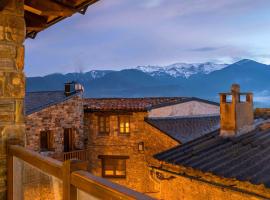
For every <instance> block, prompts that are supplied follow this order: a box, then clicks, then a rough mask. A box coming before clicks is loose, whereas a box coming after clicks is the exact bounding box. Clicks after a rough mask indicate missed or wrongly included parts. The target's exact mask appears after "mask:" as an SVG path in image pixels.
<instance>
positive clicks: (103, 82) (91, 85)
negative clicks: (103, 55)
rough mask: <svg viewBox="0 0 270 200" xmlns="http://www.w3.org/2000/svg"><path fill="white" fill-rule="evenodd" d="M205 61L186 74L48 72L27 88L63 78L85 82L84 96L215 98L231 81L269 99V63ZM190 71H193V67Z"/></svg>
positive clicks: (53, 85)
mask: <svg viewBox="0 0 270 200" xmlns="http://www.w3.org/2000/svg"><path fill="white" fill-rule="evenodd" d="M199 65H200V64H198V65H197V66H199ZM208 65H209V64H208ZM208 65H205V64H204V65H203V67H201V68H196V69H198V70H197V71H196V70H195V71H196V73H193V74H192V75H190V76H188V77H187V76H183V75H182V74H181V73H179V74H178V75H177V76H174V75H172V74H170V73H165V72H164V71H162V70H161V71H160V73H158V74H153V73H152V72H153V68H151V69H149V70H148V71H147V72H145V70H142V69H140V70H139V69H137V68H131V69H124V70H120V71H114V70H93V72H91V71H90V72H86V73H68V74H51V75H47V76H44V77H29V78H27V84H26V89H27V91H40V90H59V89H63V88H64V87H63V85H64V83H65V82H68V81H72V80H75V81H79V82H81V83H82V84H83V85H84V87H85V96H86V97H149V96H153V97H155V96H196V97H201V98H205V99H208V100H215V101H218V93H219V92H224V91H228V90H229V87H230V85H231V84H232V83H238V84H240V85H241V90H242V91H252V92H254V93H255V94H258V95H260V96H259V99H258V101H261V100H262V99H264V100H267V101H268V96H269V102H270V80H269V77H270V67H269V65H266V64H262V63H259V62H256V61H253V60H248V59H244V60H241V61H239V62H236V63H233V64H231V65H226V66H225V67H224V66H218V67H216V68H215V70H212V71H211V72H206V70H205V69H204V70H202V68H206V66H208ZM212 66H214V65H212ZM181 67H183V66H180V68H181ZM155 69H156V68H154V70H155ZM211 69H213V67H212V68H211ZM191 72H194V68H193V69H191ZM258 80H260V81H258ZM258 95H256V96H258Z"/></svg>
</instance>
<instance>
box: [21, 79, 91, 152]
mask: <svg viewBox="0 0 270 200" xmlns="http://www.w3.org/2000/svg"><path fill="white" fill-rule="evenodd" d="M25 113H26V146H27V147H28V148H30V149H32V150H35V151H40V152H44V153H45V152H47V153H48V152H51V153H52V152H54V153H55V152H56V153H61V152H70V151H74V150H78V149H83V148H84V147H85V143H86V141H87V136H85V135H84V132H83V100H82V88H81V87H80V85H78V84H76V83H74V82H72V83H68V84H66V85H65V90H63V91H43V92H28V93H26V97H25Z"/></svg>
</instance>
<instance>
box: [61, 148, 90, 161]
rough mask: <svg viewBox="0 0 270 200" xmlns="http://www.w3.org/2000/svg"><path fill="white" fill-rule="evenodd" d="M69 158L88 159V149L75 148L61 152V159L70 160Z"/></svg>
mask: <svg viewBox="0 0 270 200" xmlns="http://www.w3.org/2000/svg"><path fill="white" fill-rule="evenodd" d="M71 159H78V160H82V161H87V160H88V150H87V149H84V150H76V151H70V152H64V153H63V160H64V161H66V160H71Z"/></svg>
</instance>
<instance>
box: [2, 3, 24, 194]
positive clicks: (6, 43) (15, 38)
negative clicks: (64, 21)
mask: <svg viewBox="0 0 270 200" xmlns="http://www.w3.org/2000/svg"><path fill="white" fill-rule="evenodd" d="M6 2H7V4H6V5H5V6H4V8H3V9H2V10H1V11H0V199H6V189H7V179H6V171H7V167H6V155H7V144H8V143H10V144H22V145H24V137H25V134H24V131H25V125H24V111H23V110H24V106H23V105H24V95H25V77H24V72H23V68H24V46H23V42H24V38H25V21H24V9H23V5H24V1H23V0H9V1H6Z"/></svg>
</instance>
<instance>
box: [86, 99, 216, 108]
mask: <svg viewBox="0 0 270 200" xmlns="http://www.w3.org/2000/svg"><path fill="white" fill-rule="evenodd" d="M193 100H196V101H202V102H206V103H209V104H214V105H217V106H219V104H218V103H215V102H212V101H207V100H203V99H198V98H194V97H146V98H89V99H85V100H84V106H85V109H86V110H88V111H148V110H150V109H152V108H158V107H163V106H169V105H174V104H179V103H185V102H188V101H193Z"/></svg>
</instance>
